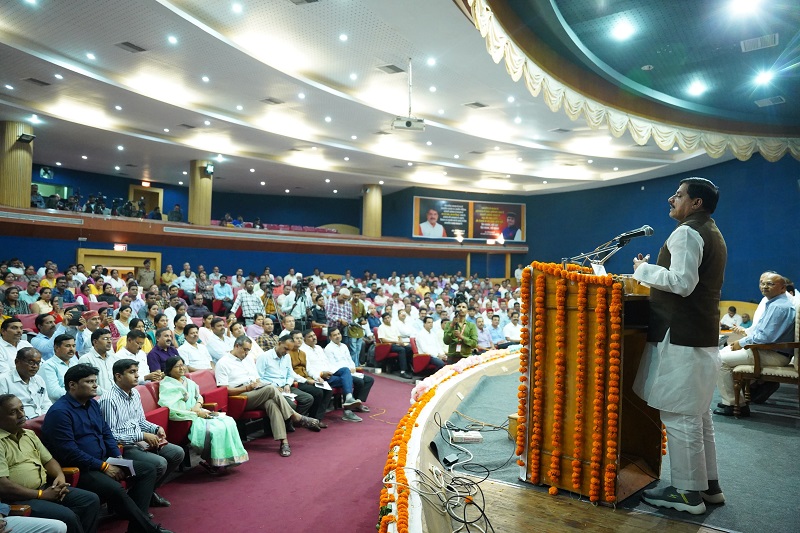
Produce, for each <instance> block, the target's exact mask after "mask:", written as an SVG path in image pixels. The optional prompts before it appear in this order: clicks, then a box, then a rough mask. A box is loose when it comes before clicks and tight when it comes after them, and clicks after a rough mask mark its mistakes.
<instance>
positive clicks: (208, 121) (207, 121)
mask: <svg viewBox="0 0 800 533" xmlns="http://www.w3.org/2000/svg"><path fill="white" fill-rule="evenodd" d="M203 124H205V125H206V126H210V125H211V121H210V120H204V121H203Z"/></svg>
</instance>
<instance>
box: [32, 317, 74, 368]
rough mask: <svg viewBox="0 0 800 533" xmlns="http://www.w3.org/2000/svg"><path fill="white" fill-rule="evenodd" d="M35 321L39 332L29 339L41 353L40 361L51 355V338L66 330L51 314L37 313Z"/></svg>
mask: <svg viewBox="0 0 800 533" xmlns="http://www.w3.org/2000/svg"><path fill="white" fill-rule="evenodd" d="M35 323H36V329H38V330H39V333H38V334H37V335H36V336H35V337H34V338H32V339H31V345H32V346H33V347H34V348H36V349H37V350H39V353H40V354H42V361H47V360H48V359H50V358H51V357H53V340H54V339H55V338H56V337H58V336H59V335H62V334H64V333H66V331H67V330H66V329H65V328H64V324H63V323H62V324H56V319H55V318H54V317H53V315H39V316H37V317H36V321H35Z"/></svg>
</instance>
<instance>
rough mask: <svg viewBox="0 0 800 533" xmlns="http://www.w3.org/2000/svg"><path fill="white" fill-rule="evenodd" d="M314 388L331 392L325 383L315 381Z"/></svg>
mask: <svg viewBox="0 0 800 533" xmlns="http://www.w3.org/2000/svg"><path fill="white" fill-rule="evenodd" d="M314 386H315V387H318V388H320V389H325V390H333V389H331V386H330V385H329V384H328V382H327V381H315V382H314Z"/></svg>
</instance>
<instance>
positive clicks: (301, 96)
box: [297, 93, 306, 100]
mask: <svg viewBox="0 0 800 533" xmlns="http://www.w3.org/2000/svg"><path fill="white" fill-rule="evenodd" d="M297 97H298V98H299V99H300V100H304V99H305V97H306V93H297Z"/></svg>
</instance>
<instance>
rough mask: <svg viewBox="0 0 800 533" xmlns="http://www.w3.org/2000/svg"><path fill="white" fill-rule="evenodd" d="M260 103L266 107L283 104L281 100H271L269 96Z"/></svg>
mask: <svg viewBox="0 0 800 533" xmlns="http://www.w3.org/2000/svg"><path fill="white" fill-rule="evenodd" d="M261 102H263V103H265V104H267V105H281V104H283V103H285V102H284V101H283V100H279V99H278V98H272V97H271V96H270V97H267V98H264V99H263V100H261Z"/></svg>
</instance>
